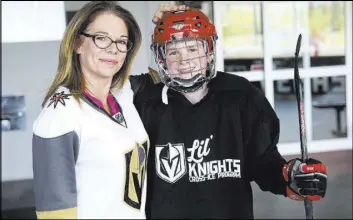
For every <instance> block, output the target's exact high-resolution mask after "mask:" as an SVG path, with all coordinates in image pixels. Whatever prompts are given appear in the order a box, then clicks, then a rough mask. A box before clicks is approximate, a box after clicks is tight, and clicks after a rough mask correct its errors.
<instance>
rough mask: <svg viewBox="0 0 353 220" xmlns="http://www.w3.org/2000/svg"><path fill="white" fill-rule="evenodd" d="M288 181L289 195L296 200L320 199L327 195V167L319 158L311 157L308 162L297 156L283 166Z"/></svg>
mask: <svg viewBox="0 0 353 220" xmlns="http://www.w3.org/2000/svg"><path fill="white" fill-rule="evenodd" d="M283 176H284V179H285V180H286V181H287V183H288V186H287V196H288V197H289V198H291V199H294V200H299V201H301V200H303V199H304V197H306V198H308V199H309V200H320V199H321V198H324V197H325V194H326V187H327V173H326V167H325V166H324V165H323V164H322V163H321V162H320V161H318V160H315V159H312V158H309V159H308V160H307V162H306V163H303V162H302V160H300V159H298V158H296V159H293V160H290V161H288V163H287V164H285V165H284V166H283Z"/></svg>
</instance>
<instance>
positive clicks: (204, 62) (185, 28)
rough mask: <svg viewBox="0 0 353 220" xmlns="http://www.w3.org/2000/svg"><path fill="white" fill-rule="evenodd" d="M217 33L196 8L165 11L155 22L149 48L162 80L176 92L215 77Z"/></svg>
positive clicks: (196, 86)
mask: <svg viewBox="0 0 353 220" xmlns="http://www.w3.org/2000/svg"><path fill="white" fill-rule="evenodd" d="M216 40H217V33H216V30H215V27H214V25H213V24H212V23H211V22H210V20H209V19H208V18H207V16H206V15H205V14H203V13H202V12H201V11H199V10H197V9H192V8H191V9H187V10H181V11H173V12H166V13H165V15H164V16H163V17H162V19H161V21H160V22H159V23H157V24H156V27H155V30H154V34H153V35H152V45H151V50H152V52H153V56H154V60H155V62H156V64H157V67H158V72H159V75H160V79H161V81H162V82H163V83H164V84H165V85H166V86H168V87H169V88H171V89H174V90H176V91H179V92H185V93H187V92H193V91H196V90H198V89H199V88H201V87H202V86H203V85H204V84H205V83H206V82H208V81H209V80H211V79H212V78H213V77H214V76H215V46H216Z"/></svg>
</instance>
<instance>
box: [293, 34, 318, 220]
mask: <svg viewBox="0 0 353 220" xmlns="http://www.w3.org/2000/svg"><path fill="white" fill-rule="evenodd" d="M301 41H302V35H301V34H299V37H298V41H297V47H296V50H295V60H294V86H295V95H296V97H297V104H298V114H299V131H300V147H301V154H302V160H303V162H304V163H305V162H306V160H307V159H308V150H307V141H306V132H305V118H304V103H303V86H302V83H301V81H300V76H299V67H298V56H299V51H300V46H301ZM304 207H305V215H306V219H313V218H314V214H313V204H312V201H310V200H309V199H307V198H304Z"/></svg>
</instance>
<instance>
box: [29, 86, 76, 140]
mask: <svg viewBox="0 0 353 220" xmlns="http://www.w3.org/2000/svg"><path fill="white" fill-rule="evenodd" d="M78 114H79V103H78V102H77V101H76V100H75V98H74V97H73V95H72V94H71V92H70V90H69V89H68V88H66V87H63V86H60V87H59V88H58V89H57V90H56V91H55V93H54V94H53V95H52V96H51V97H50V98H49V99H48V100H47V102H46V103H45V105H44V106H43V108H42V110H41V111H40V113H39V115H38V117H37V118H36V120H35V121H34V123H33V132H34V133H35V134H36V135H38V136H42V137H57V136H60V135H63V134H66V133H68V132H71V131H74V130H75V128H76V122H77V119H78Z"/></svg>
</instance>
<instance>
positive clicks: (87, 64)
mask: <svg viewBox="0 0 353 220" xmlns="http://www.w3.org/2000/svg"><path fill="white" fill-rule="evenodd" d="M84 34H86V36H84V35H81V39H82V41H81V45H80V46H79V48H78V49H77V53H78V54H80V63H81V68H82V71H83V74H88V75H91V76H94V77H95V78H96V77H99V78H112V77H113V76H114V74H115V73H117V72H118V71H119V70H120V68H121V67H122V66H123V64H124V61H125V58H126V54H127V52H126V51H125V52H121V51H119V49H120V50H122V51H123V50H124V48H125V50H126V48H127V44H128V30H127V27H126V25H125V22H124V21H123V20H122V19H121V18H119V17H117V16H116V15H114V14H112V13H103V14H100V15H98V16H97V17H96V19H95V20H94V21H93V22H92V23H91V24H90V25H89V26H88V27H87V29H86V30H85V31H84ZM87 34H89V35H95V36H96V37H95V38H94V39H95V43H94V41H93V38H92V37H89V36H87ZM109 38H110V39H111V40H113V41H118V42H117V43H112V44H110V43H111V40H110V39H109ZM109 44H110V46H108V47H107V48H105V47H106V46H107V45H109ZM102 48H105V49H102ZM118 48H119V49H118Z"/></svg>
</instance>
